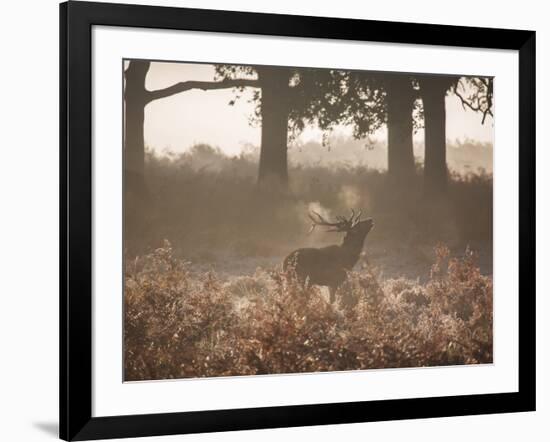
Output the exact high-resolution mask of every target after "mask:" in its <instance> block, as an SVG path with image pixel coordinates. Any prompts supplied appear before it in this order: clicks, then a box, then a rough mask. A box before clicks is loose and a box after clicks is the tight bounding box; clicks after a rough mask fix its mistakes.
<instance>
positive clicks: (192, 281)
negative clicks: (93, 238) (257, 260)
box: [124, 243, 493, 381]
mask: <svg viewBox="0 0 550 442" xmlns="http://www.w3.org/2000/svg"><path fill="white" fill-rule="evenodd" d="M125 279H126V284H125V287H126V289H125V333H124V342H125V380H127V381H135V380H147V379H172V378H185V377H204V376H208V377H211V376H234V375H260V374H275V373H303V372H319V371H334V370H359V369H374V368H388V367H422V366H436V365H457V364H477V363H490V362H492V325H493V318H492V311H493V308H492V279H491V278H490V277H487V276H483V275H482V274H481V273H480V271H479V269H478V267H477V266H476V264H475V255H474V254H473V253H472V252H471V251H469V250H466V252H465V254H464V256H463V257H461V258H460V259H458V258H449V251H448V249H446V248H445V247H443V246H439V247H438V248H437V249H436V259H435V263H434V265H433V266H432V270H431V276H430V279H429V280H428V281H427V282H426V283H425V284H419V283H418V282H415V281H410V280H405V279H395V280H386V281H385V282H383V283H379V282H378V280H377V277H376V275H375V274H374V273H373V272H372V271H371V270H370V269H369V268H366V267H364V266H363V268H362V269H361V270H359V271H356V272H350V274H349V276H348V278H347V281H346V283H345V286H344V287H342V288H341V289H340V291H339V303H338V304H330V303H328V302H327V299H326V297H325V296H324V295H323V293H322V291H321V290H320V289H319V288H318V287H316V286H306V287H304V286H303V285H302V284H300V283H299V282H298V281H297V279H296V278H295V276H294V275H293V274H292V272H290V271H288V272H282V271H280V270H274V271H272V272H271V273H266V272H264V271H258V272H257V273H256V274H255V275H253V276H244V277H240V278H236V279H233V280H225V281H224V280H221V279H219V278H218V277H217V276H216V274H214V273H212V272H205V273H197V272H193V271H192V268H191V266H190V265H189V264H188V263H185V262H184V261H181V260H179V259H176V258H174V256H173V253H172V250H171V247H170V245H169V243H166V244H165V246H164V247H163V248H159V249H157V250H155V251H153V252H152V253H151V254H148V255H146V256H143V257H140V258H136V259H134V260H127V263H126V274H125Z"/></svg>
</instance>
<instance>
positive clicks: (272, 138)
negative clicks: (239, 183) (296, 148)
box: [257, 67, 290, 187]
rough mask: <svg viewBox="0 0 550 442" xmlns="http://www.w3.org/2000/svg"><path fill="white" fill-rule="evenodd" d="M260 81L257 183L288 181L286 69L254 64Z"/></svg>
mask: <svg viewBox="0 0 550 442" xmlns="http://www.w3.org/2000/svg"><path fill="white" fill-rule="evenodd" d="M257 72H258V80H259V82H260V85H261V90H262V91H261V95H262V96H261V104H260V106H261V108H260V111H261V117H262V137H261V150H260V164H259V173H258V182H259V183H276V184H279V185H282V186H284V187H286V186H287V184H288V165H287V139H288V114H289V110H290V108H289V100H288V98H289V84H288V83H289V77H290V74H289V71H288V70H287V69H283V68H272V67H262V68H257Z"/></svg>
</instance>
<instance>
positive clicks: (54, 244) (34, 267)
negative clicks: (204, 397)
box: [0, 0, 550, 442]
mask: <svg viewBox="0 0 550 442" xmlns="http://www.w3.org/2000/svg"><path fill="white" fill-rule="evenodd" d="M133 3H155V4H159V5H179V6H188V7H201V8H213V9H224V8H225V9H228V8H229V9H234V10H243V11H244V10H246V11H259V12H278V13H292V14H308V15H326V16H341V17H355V18H364V19H378V20H398V21H416V22H429V23H444V24H460V25H473V26H490V27H511V28H525V29H535V30H536V31H537V45H538V47H537V57H538V61H537V78H538V81H537V96H538V106H537V107H538V109H537V125H538V127H539V132H538V135H537V144H538V179H537V181H538V197H537V200H538V201H537V205H538V210H537V212H538V214H537V224H538V226H539V229H538V232H537V235H538V252H537V254H538V265H537V268H538V273H539V274H540V275H541V276H542V277H541V278H539V280H538V283H537V292H538V296H537V298H538V299H537V303H538V318H537V320H538V326H537V330H538V345H537V351H538V374H539V376H538V410H539V411H537V412H536V413H529V414H511V415H494V416H477V417H460V418H446V419H430V420H417V421H401V422H385V423H369V424H354V425H340V426H328V427H312V428H300V429H281V430H269V431H251V432H239V433H225V434H214V435H212V434H211V435H192V436H186V437H185V440H188V441H200V442H206V441H214V440H216V441H217V440H222V441H256V440H258V439H261V440H267V441H270V440H273V441H278V440H281V439H283V440H327V441H328V440H334V439H338V440H358V439H360V438H365V437H370V439H371V440H376V439H379V440H380V439H381V440H397V439H398V438H404V439H405V440H407V441H411V442H412V441H416V440H419V441H420V440H422V441H426V442H427V441H440V440H445V441H448V442H450V441H459V440H464V439H469V440H499V441H501V440H502V441H507V440H520V439H529V440H544V439H545V438H546V437H548V436H547V434H548V433H549V424H548V419H550V397H549V393H550V391H549V381H548V376H545V375H544V374H545V371H546V373H548V370H549V369H550V358H549V355H550V352H549V350H548V347H549V345H548V340H547V339H548V335H549V333H548V332H549V326H548V322H546V323H545V322H543V321H544V319H545V318H544V312H545V311H548V307H549V306H550V303H549V302H548V300H547V298H546V296H545V294H546V293H547V292H548V291H549V288H550V287H549V283H548V279H546V280H543V278H544V276H545V275H544V272H545V270H547V268H548V267H549V265H550V258H548V255H547V254H546V253H544V247H547V246H549V245H550V244H549V242H548V240H549V234H548V231H547V230H546V229H545V228H544V227H546V226H547V225H548V224H549V221H550V208H549V202H548V201H549V198H548V189H549V188H550V178H549V175H550V174H548V173H546V174H545V175H543V172H544V169H543V165H545V164H548V163H549V160H550V152H549V150H548V147H549V144H550V143H549V142H550V139H549V137H548V135H547V133H546V132H544V129H545V127H546V126H547V125H545V124H544V123H545V122H548V121H550V111H549V110H548V107H547V106H546V103H545V102H544V101H545V100H548V99H550V94H549V86H548V83H547V82H545V81H544V80H545V79H547V78H548V77H549V75H550V71H549V68H550V66H549V60H550V56H549V55H548V54H549V53H550V28H549V27H548V17H549V14H548V12H547V11H545V9H544V2H541V1H535V0H523V1H521V2H513V3H512V2H509V4H505V3H504V2H498V1H496V0H492V1H485V2H480V1H477V0H462V1H460V2H456V3H452V4H451V3H448V2H441V1H439V2H438V1H428V0H417V1H410V0H387V1H385V2H360V1H357V0H339V1H338V2H324V3H321V2H319V0H317V1H315V0H300V1H296V0H277V2H263V3H261V2H258V1H257V0H256V1H255V0H232V1H231V3H229V2H227V1H225V2H224V1H223V0H202V1H201V0H193V1H176V0H172V1H158V0H157V1H152V0H151V1H150V2H140V1H134V2H133ZM1 8H2V11H1V16H2V17H3V20H2V25H1V26H0V32H1V38H0V42H1V44H0V51H1V54H2V65H1V68H0V88H1V93H0V112H1V113H2V115H1V118H0V121H1V122H2V123H1V125H0V127H1V131H0V146H1V150H0V152H1V153H0V195H1V199H0V201H1V207H2V211H1V212H0V213H1V217H0V226H1V228H0V261H1V262H0V269H2V270H1V271H0V360H1V362H0V383H1V386H0V407H1V409H0V413H1V414H0V416H1V418H0V420H1V421H2V425H0V439H1V440H6V441H18V440H25V441H40V440H48V439H50V440H52V439H54V438H55V437H56V436H54V434H55V431H56V426H57V404H58V401H57V388H58V387H57V386H58V383H57V369H58V364H57V358H58V350H57V340H58V335H57V330H58V326H57V322H58V312H57V309H58V298H57V296H58V295H57V291H58V282H57V271H58V270H57V262H58V233H57V223H58V214H57V210H58V202H57V199H58V164H57V161H58V133H57V131H58V103H57V100H58V98H57V94H58V9H57V1H55V0H27V1H25V2H3V3H2V6H1ZM540 226H542V228H541V227H540ZM544 434H546V436H543V435H544ZM177 438H178V437H177V436H176V437H165V438H162V439H161V438H155V439H150V440H159V441H160V440H163V441H169V440H176V439H177ZM180 438H181V437H180Z"/></svg>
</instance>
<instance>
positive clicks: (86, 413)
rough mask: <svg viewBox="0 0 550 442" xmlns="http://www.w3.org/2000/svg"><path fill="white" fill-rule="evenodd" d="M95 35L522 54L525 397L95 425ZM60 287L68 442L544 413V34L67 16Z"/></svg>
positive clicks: (72, 6) (219, 15) (97, 7)
mask: <svg viewBox="0 0 550 442" xmlns="http://www.w3.org/2000/svg"><path fill="white" fill-rule="evenodd" d="M94 25H103V26H122V27H136V28H159V29H175V30H193V31H211V32H224V33H239V34H256V35H276V36H287V37H310V38H324V39H344V40H356V41H374V42H387V43H411V44H426V45H444V46H459V47H473V48H490V49H510V50H516V51H518V52H519V139H518V149H519V165H518V167H519V181H520V184H519V186H520V188H519V293H518V300H519V391H518V392H514V393H497V394H477V395H467V396H446V397H429V398H415V399H395V400H377V401H365V402H350V403H333V404H318V405H297V406H281V407H265V408H249V409H230V410H217V411H196V412H182V413H164V414H147V415H125V416H109V417H92V387H93V385H92V241H93V235H92V126H91V117H92V84H91V72H92V66H91V50H92V45H91V30H92V26H94ZM117 80H118V79H114V81H117ZM59 277H60V342H59V345H60V413H59V415H60V437H61V438H62V439H65V440H89V439H102V438H120V437H138V436H153V435H168V434H180V433H194V432H213V431H227V430H243V429H260V428H276V427H289V426H306V425H324V424H338V423H352V422H367V421H383V420H394V419H414V418H428V417H441V416H458V415H475V414H486V413H506V412H519V411H533V410H535V32H534V31H522V30H509V29H489V28H472V27H461V26H442V25H428V24H413V23H394V22H382V21H366V20H355V19H340V18H320V17H305V16H291V15H276V14H258V13H243V12H227V11H210V10H198V9H183V8H167V7H155V6H135V5H121V4H107V3H88V2H80V1H79V2H72V1H70V2H67V3H63V4H61V5H60V275H59Z"/></svg>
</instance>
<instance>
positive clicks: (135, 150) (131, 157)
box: [124, 61, 150, 191]
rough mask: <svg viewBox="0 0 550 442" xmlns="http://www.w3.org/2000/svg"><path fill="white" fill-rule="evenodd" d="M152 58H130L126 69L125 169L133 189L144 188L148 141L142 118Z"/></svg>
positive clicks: (128, 181) (129, 185)
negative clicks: (150, 59)
mask: <svg viewBox="0 0 550 442" xmlns="http://www.w3.org/2000/svg"><path fill="white" fill-rule="evenodd" d="M149 65H150V63H149V62H145V61H131V62H130V64H129V66H128V68H127V69H126V71H125V77H126V88H125V91H124V99H125V113H124V116H125V122H124V169H125V181H126V187H127V188H128V189H129V190H131V191H143V190H144V188H145V141H144V138H143V121H144V115H145V105H146V104H147V90H146V89H145V79H146V77H147V71H148V70H149Z"/></svg>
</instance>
